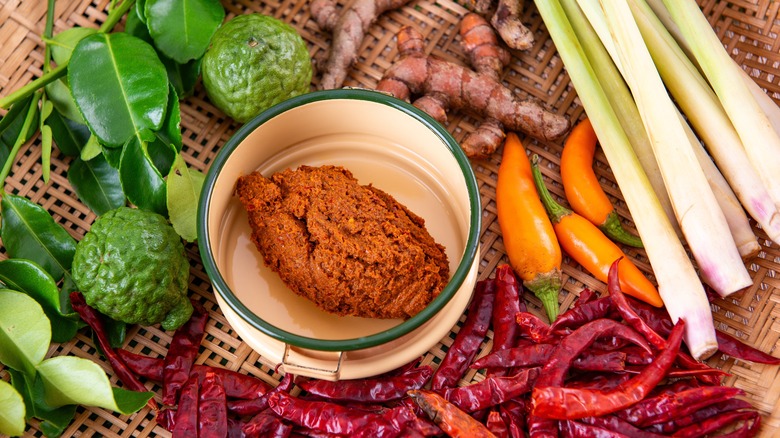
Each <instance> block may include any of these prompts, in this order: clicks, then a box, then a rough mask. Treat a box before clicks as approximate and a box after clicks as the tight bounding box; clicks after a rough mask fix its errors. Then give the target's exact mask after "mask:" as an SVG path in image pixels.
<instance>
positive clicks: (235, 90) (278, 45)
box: [201, 14, 312, 123]
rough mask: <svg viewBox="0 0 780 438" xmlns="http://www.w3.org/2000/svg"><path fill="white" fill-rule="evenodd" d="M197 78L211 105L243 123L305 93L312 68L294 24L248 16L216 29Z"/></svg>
mask: <svg viewBox="0 0 780 438" xmlns="http://www.w3.org/2000/svg"><path fill="white" fill-rule="evenodd" d="M201 74H202V77H203V85H204V87H205V88H206V92H207V93H208V96H209V99H211V101H212V103H214V105H216V106H217V108H219V109H220V110H222V111H223V112H224V113H225V114H227V115H228V116H230V117H232V118H233V120H236V121H238V122H241V123H244V122H247V121H248V120H249V119H251V118H252V117H254V116H256V115H257V114H260V113H261V112H262V111H263V110H265V109H267V108H269V107H271V106H272V105H275V104H277V103H279V102H282V101H284V100H286V99H289V98H291V97H294V96H297V95H299V94H303V93H305V92H307V91H309V86H310V84H311V76H312V66H311V59H310V58H309V52H308V50H307V48H306V43H305V42H304V41H303V38H301V36H300V35H299V34H298V33H297V32H296V31H295V29H294V28H293V27H292V26H290V25H288V24H287V23H285V22H283V21H280V20H278V19H276V18H274V17H269V16H267V15H262V14H246V15H239V16H237V17H236V18H233V19H231V20H230V21H228V22H227V23H225V24H224V25H223V26H222V27H220V28H219V30H217V32H216V33H215V34H214V36H213V37H212V39H211V45H210V46H209V48H208V50H206V54H205V55H203V62H202V64H201Z"/></svg>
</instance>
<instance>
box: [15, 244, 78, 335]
mask: <svg viewBox="0 0 780 438" xmlns="http://www.w3.org/2000/svg"><path fill="white" fill-rule="evenodd" d="M0 282H2V283H3V284H5V285H6V287H8V288H9V289H13V290H15V291H18V292H23V293H26V294H27V295H29V296H30V297H32V298H33V299H35V301H37V302H38V304H40V305H41V307H42V308H43V311H44V313H46V316H47V317H48V318H49V321H50V322H51V338H52V342H67V341H69V340H70V339H72V338H73V336H74V335H75V334H76V331H77V330H78V329H79V323H78V321H79V319H80V318H79V317H78V314H76V313H68V314H65V313H64V311H63V309H61V308H60V290H59V288H57V284H56V283H55V282H54V279H53V278H51V275H49V274H48V273H47V272H46V271H44V270H43V269H42V268H41V267H40V266H38V265H37V264H36V263H35V262H32V261H30V260H25V259H7V260H3V261H0Z"/></svg>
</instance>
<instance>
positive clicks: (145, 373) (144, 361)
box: [116, 348, 163, 382]
mask: <svg viewBox="0 0 780 438" xmlns="http://www.w3.org/2000/svg"><path fill="white" fill-rule="evenodd" d="M116 353H117V354H118V355H119V357H121V358H122V361H123V362H124V363H125V364H126V365H127V367H128V368H130V370H131V371H132V372H134V373H135V374H136V375H138V376H141V377H144V378H146V379H149V380H153V381H155V382H162V379H163V358H161V357H159V358H157V357H149V356H144V355H143V354H137V353H133V352H132V351H127V350H124V349H121V348H117V349H116Z"/></svg>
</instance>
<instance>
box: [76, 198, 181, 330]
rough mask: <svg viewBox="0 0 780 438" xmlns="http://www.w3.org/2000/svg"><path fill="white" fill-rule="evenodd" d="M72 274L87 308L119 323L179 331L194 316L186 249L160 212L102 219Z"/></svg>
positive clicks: (82, 245) (132, 211) (123, 210)
mask: <svg viewBox="0 0 780 438" xmlns="http://www.w3.org/2000/svg"><path fill="white" fill-rule="evenodd" d="M71 271H72V275H73V280H74V281H75V282H76V286H78V288H79V290H80V291H81V293H82V294H84V299H85V300H86V301H87V304H89V305H90V306H91V307H94V308H95V309H97V310H99V311H100V312H101V313H103V314H105V315H107V316H109V317H111V318H113V319H115V320H118V321H123V322H126V323H128V324H141V325H145V326H148V325H154V324H157V323H160V324H161V325H162V327H163V328H164V329H165V330H174V329H176V328H179V327H180V326H181V325H182V324H184V323H185V322H187V320H188V319H189V318H190V315H192V304H191V303H190V300H189V298H188V297H187V289H188V283H189V275H190V265H189V261H188V260H187V256H186V255H185V253H184V244H182V241H181V238H180V237H179V235H178V234H177V233H176V231H174V229H173V227H172V226H170V225H169V224H168V221H167V220H166V219H165V218H164V217H163V216H160V215H159V214H157V213H152V212H149V211H145V210H140V209H136V208H128V207H120V208H118V209H115V210H111V211H108V212H106V213H104V214H103V215H101V216H100V217H98V219H97V220H95V223H93V224H92V227H91V228H90V230H89V232H88V233H87V234H86V235H85V236H84V238H83V239H81V241H80V242H79V243H78V245H76V253H75V255H74V256H73V265H72V269H71Z"/></svg>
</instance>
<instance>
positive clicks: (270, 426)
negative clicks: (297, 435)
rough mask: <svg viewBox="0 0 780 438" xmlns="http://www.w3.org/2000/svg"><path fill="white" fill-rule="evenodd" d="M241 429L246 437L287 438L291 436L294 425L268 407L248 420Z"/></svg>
mask: <svg viewBox="0 0 780 438" xmlns="http://www.w3.org/2000/svg"><path fill="white" fill-rule="evenodd" d="M241 431H242V432H243V433H244V436H245V438H255V437H257V438H260V437H262V438H285V437H288V436H290V434H291V433H292V431H293V427H292V425H290V424H287V423H285V422H284V421H282V420H281V419H280V418H279V417H277V416H276V415H274V413H273V411H271V410H270V409H266V410H265V411H263V412H260V413H259V414H257V415H255V416H254V417H252V419H250V420H249V421H247V422H246V423H245V424H244V425H243V426H242V427H241Z"/></svg>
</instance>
